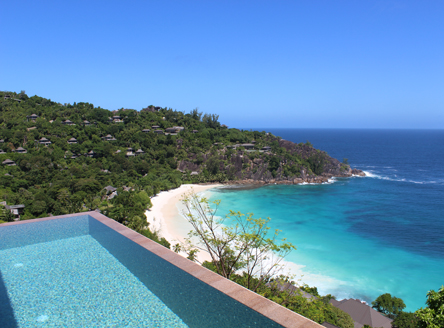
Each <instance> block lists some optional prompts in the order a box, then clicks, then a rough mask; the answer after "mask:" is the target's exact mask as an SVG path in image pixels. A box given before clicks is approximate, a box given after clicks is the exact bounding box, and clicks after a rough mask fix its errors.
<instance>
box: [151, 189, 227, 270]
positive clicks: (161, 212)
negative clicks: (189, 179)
mask: <svg viewBox="0 0 444 328" xmlns="http://www.w3.org/2000/svg"><path fill="white" fill-rule="evenodd" d="M220 186H222V185H220V184H211V185H197V184H186V185H182V186H180V187H179V188H176V189H172V190H169V191H162V192H160V193H159V194H158V195H156V196H155V197H153V198H151V203H152V204H153V206H152V207H151V209H149V210H147V211H146V212H145V215H146V217H147V221H148V222H149V224H150V225H149V227H150V229H151V230H155V231H158V232H159V235H160V236H161V237H164V238H165V239H166V240H168V241H169V242H170V243H171V245H175V244H177V243H178V242H179V243H181V242H184V240H185V238H186V237H187V235H188V232H189V231H191V230H192V229H193V227H192V226H191V224H190V223H188V221H187V220H186V219H185V218H184V217H183V216H182V215H181V214H180V213H179V208H178V206H180V201H181V199H182V196H183V195H184V194H185V193H188V192H190V191H191V190H192V191H194V192H195V193H201V192H204V191H206V190H208V189H212V188H216V187H220ZM182 255H185V254H182ZM206 255H207V254H205V253H204V252H199V254H198V257H197V258H198V261H199V262H202V261H204V260H208V259H209V257H208V256H206Z"/></svg>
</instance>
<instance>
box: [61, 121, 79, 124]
mask: <svg viewBox="0 0 444 328" xmlns="http://www.w3.org/2000/svg"><path fill="white" fill-rule="evenodd" d="M62 124H63V125H76V124H75V123H74V122H71V121H70V120H66V121H63V122H62Z"/></svg>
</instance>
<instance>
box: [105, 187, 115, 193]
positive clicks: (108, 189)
mask: <svg viewBox="0 0 444 328" xmlns="http://www.w3.org/2000/svg"><path fill="white" fill-rule="evenodd" d="M103 189H105V190H107V191H111V192H113V191H116V190H117V188H114V187H113V186H106V187H105V188H103Z"/></svg>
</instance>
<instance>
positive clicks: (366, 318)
mask: <svg viewBox="0 0 444 328" xmlns="http://www.w3.org/2000/svg"><path fill="white" fill-rule="evenodd" d="M330 303H331V304H332V305H333V306H335V307H337V308H338V309H341V310H342V311H344V312H347V313H348V314H349V315H350V316H351V317H352V319H353V321H354V322H355V328H362V327H364V325H369V326H370V327H381V328H392V321H393V320H392V319H389V318H387V317H385V316H383V315H382V314H381V313H379V312H378V311H376V310H374V309H373V308H371V307H370V306H368V305H367V304H365V303H363V302H361V301H360V300H356V299H353V298H350V299H343V300H342V301H337V300H335V299H332V300H330Z"/></svg>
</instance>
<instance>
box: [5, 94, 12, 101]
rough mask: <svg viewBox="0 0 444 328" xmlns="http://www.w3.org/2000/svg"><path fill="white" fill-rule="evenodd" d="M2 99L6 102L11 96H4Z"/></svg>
mask: <svg viewBox="0 0 444 328" xmlns="http://www.w3.org/2000/svg"><path fill="white" fill-rule="evenodd" d="M3 98H4V99H6V100H8V99H11V95H5V96H4V97H3Z"/></svg>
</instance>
